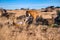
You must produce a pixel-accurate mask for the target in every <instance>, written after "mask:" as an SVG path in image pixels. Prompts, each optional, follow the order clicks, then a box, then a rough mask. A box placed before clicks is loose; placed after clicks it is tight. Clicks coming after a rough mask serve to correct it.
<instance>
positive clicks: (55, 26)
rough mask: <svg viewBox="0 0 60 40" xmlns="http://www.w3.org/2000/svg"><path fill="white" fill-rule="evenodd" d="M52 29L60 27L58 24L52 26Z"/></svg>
mask: <svg viewBox="0 0 60 40" xmlns="http://www.w3.org/2000/svg"><path fill="white" fill-rule="evenodd" d="M50 27H56V28H58V27H59V25H58V24H52V25H51V26H50Z"/></svg>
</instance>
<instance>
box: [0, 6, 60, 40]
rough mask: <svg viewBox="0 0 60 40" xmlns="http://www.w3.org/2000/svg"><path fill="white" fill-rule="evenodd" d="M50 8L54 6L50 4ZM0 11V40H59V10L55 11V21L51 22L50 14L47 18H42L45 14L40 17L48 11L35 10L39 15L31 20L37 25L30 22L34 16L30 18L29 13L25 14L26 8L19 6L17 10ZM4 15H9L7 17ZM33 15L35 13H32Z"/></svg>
mask: <svg viewBox="0 0 60 40" xmlns="http://www.w3.org/2000/svg"><path fill="white" fill-rule="evenodd" d="M50 8H52V9H53V8H55V7H54V6H51V7H50ZM56 8H57V7H56ZM33 10H35V9H33ZM0 11H2V13H1V14H2V15H3V14H4V15H3V16H2V15H0V40H60V27H59V25H60V11H57V15H58V16H57V17H56V19H57V20H55V22H56V23H52V22H53V21H52V19H51V20H50V18H49V17H50V16H49V17H48V16H47V17H48V18H46V19H44V18H45V17H46V16H44V18H43V17H42V15H44V13H45V15H47V12H48V11H47V12H44V13H43V12H40V11H39V10H38V11H39V12H38V11H37V13H36V14H38V13H39V16H38V17H36V19H35V20H33V22H35V21H36V22H35V23H36V24H38V25H36V24H34V23H33V22H32V19H34V18H31V17H32V16H31V15H30V14H29V15H28V16H27V15H26V9H24V8H21V10H19V11H18V10H5V9H4V10H0ZM31 11H32V10H31ZM35 12H36V10H35V11H34V12H33V11H32V13H35ZM6 13H7V14H6ZM49 13H54V12H48V15H51V14H49ZM17 14H18V15H19V16H18V15H17ZM21 14H22V15H21ZM6 15H9V18H7V17H8V16H6ZM5 16H6V17H5ZM26 16H27V17H26ZM34 16H36V15H35V14H34ZM26 19H27V21H26ZM58 20H59V22H58ZM51 21H52V22H51ZM30 22H31V23H30ZM29 23H30V24H29ZM18 24H19V25H18ZM49 24H51V25H49Z"/></svg>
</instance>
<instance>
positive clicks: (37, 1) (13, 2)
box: [0, 0, 60, 9]
mask: <svg viewBox="0 0 60 40" xmlns="http://www.w3.org/2000/svg"><path fill="white" fill-rule="evenodd" d="M47 6H60V0H0V8H5V9H20V8H35V9H40V8H45V7H47Z"/></svg>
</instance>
